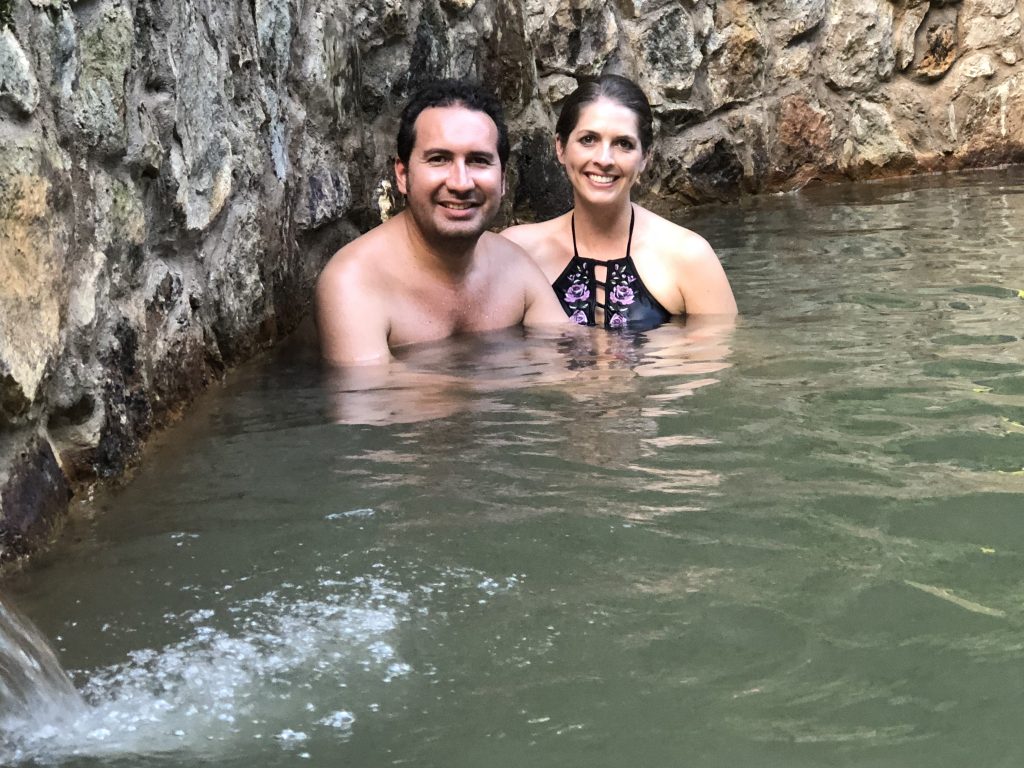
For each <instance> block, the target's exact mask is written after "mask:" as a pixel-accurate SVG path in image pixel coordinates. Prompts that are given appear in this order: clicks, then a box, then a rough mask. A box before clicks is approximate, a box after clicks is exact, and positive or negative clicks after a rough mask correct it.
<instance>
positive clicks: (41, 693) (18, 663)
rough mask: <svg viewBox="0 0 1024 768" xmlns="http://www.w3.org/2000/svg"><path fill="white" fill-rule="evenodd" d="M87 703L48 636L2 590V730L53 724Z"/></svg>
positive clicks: (48, 727) (41, 728)
mask: <svg viewBox="0 0 1024 768" xmlns="http://www.w3.org/2000/svg"><path fill="white" fill-rule="evenodd" d="M85 708H86V707H85V701H84V700H83V699H82V697H81V696H80V695H79V693H78V692H77V691H76V690H75V688H74V686H73V685H72V684H71V680H70V679H68V676H67V674H66V673H65V672H64V670H63V669H62V668H61V666H60V663H59V662H58V661H57V656H56V655H55V654H54V652H53V650H52V649H51V648H50V645H49V643H47V641H46V638H45V637H43V635H42V634H41V633H40V632H39V630H38V629H36V628H35V626H33V624H32V622H30V621H29V620H28V619H26V618H25V617H24V616H22V615H21V614H19V613H18V612H17V611H16V610H14V608H13V606H11V604H10V603H9V602H8V601H7V600H5V599H4V597H3V596H2V595H0V734H4V733H10V732H13V731H16V732H25V731H26V730H27V729H31V730H35V731H37V732H38V731H44V730H51V729H53V728H55V727H58V726H59V725H60V724H62V723H67V722H70V721H72V720H74V719H75V718H77V717H78V716H80V715H81V714H82V713H83V712H84V711H85Z"/></svg>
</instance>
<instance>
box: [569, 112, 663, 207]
mask: <svg viewBox="0 0 1024 768" xmlns="http://www.w3.org/2000/svg"><path fill="white" fill-rule="evenodd" d="M555 150H556V152H557V153H558V161H559V162H560V163H561V164H562V165H563V166H565V172H566V174H567V175H568V177H569V182H570V183H571V184H572V187H573V190H574V191H575V192H576V197H577V198H578V199H583V200H586V201H588V202H592V203H595V204H601V203H612V202H617V201H619V200H621V198H622V197H626V198H628V197H629V190H630V188H631V187H632V186H633V184H635V183H636V180H637V178H639V176H640V173H641V171H643V169H644V165H645V164H646V162H647V159H646V157H645V156H644V151H643V148H642V147H641V146H640V131H639V124H638V120H637V116H636V113H635V112H633V110H631V109H629V108H628V107H625V106H623V105H622V104H620V103H619V102H617V101H612V100H611V99H607V98H604V97H601V98H599V99H597V101H592V102H590V103H589V104H587V105H586V106H585V107H583V109H581V110H580V118H579V120H577V121H576V126H575V127H574V128H573V129H572V132H571V133H570V134H569V137H568V140H567V141H566V142H565V144H564V145H563V144H562V141H561V139H559V138H557V137H556V139H555Z"/></svg>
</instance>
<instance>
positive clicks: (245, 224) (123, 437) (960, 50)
mask: <svg viewBox="0 0 1024 768" xmlns="http://www.w3.org/2000/svg"><path fill="white" fill-rule="evenodd" d="M1022 10H1024V0H959V1H958V0H942V1H936V2H927V1H922V0H765V1H764V2H759V3H749V2H740V1H739V0H548V1H546V2H542V1H541V0H321V1H320V2H317V3H306V2H302V1H301V0H249V2H239V1H237V0H0V345H2V346H0V561H2V560H8V559H11V558H13V557H16V556H18V555H20V554H22V553H24V552H27V551H29V550H30V549H31V547H32V546H33V542H35V541H38V540H39V538H40V537H43V536H45V535H46V533H47V531H48V530H49V528H50V526H51V525H52V523H53V521H54V520H56V519H58V518H59V513H60V510H62V509H63V508H65V507H66V504H67V500H68V497H69V494H70V490H69V489H72V488H74V487H76V486H80V485H81V484H83V483H88V482H91V481H93V480H95V479H97V478H104V477H110V476H117V475H119V474H120V473H122V472H123V471H124V470H125V468H126V467H128V466H130V464H131V463H132V462H133V461H134V460H135V459H136V457H137V455H138V452H139V449H140V447H141V445H142V444H143V441H144V440H145V438H146V436H147V435H148V434H149V433H150V431H151V430H152V429H153V428H154V427H157V426H159V425H160V424H162V423H164V422H166V421H167V420H168V419H169V418H171V417H172V416H173V415H174V414H175V412H176V411H177V410H178V409H180V408H181V407H182V405H183V404H185V403H187V402H188V400H189V399H190V398H191V397H192V396H193V395H194V394H195V393H197V392H198V391H199V390H201V389H202V388H203V387H204V386H206V385H207V384H208V383H209V382H210V381H211V380H212V379H214V378H215V377H217V376H218V375H219V374H220V373H221V372H222V371H223V370H224V369H225V368H226V367H227V366H230V365H231V364H233V363H235V362H237V361H239V360H242V359H244V358H245V357H247V356H249V355H251V354H252V353H253V352H254V351H255V350H257V349H259V348H260V347H262V346H264V345H266V344H269V343H271V342H273V341H274V340H276V339H279V338H281V337H282V335H284V334H285V333H287V332H288V331H290V330H291V329H292V328H294V327H295V325H296V323H297V322H298V320H299V319H300V318H301V317H302V315H303V314H304V313H305V312H306V310H307V307H308V304H309V298H310V287H311V285H312V282H313V280H314V279H315V276H316V274H317V273H318V271H319V268H320V266H321V265H322V264H323V263H324V261H325V260H326V259H327V258H328V256H329V255H330V254H331V253H332V252H333V251H334V250H336V249H337V248H338V247H339V246H340V245H342V244H344V243H345V242H346V241H347V240H349V239H351V238H352V237H354V236H355V235H357V234H358V233H359V232H360V231H363V230H365V229H367V228H369V227H370V226H372V225H373V224H374V223H375V222H376V221H379V219H380V215H381V212H382V211H386V210H389V209H391V208H392V207H393V206H394V205H395V204H396V201H395V199H394V195H393V185H392V179H391V177H390V169H389V167H388V166H389V159H390V158H391V155H392V151H393V149H392V148H393V142H394V132H395V128H396V117H397V110H398V108H399V107H400V105H401V103H402V101H403V100H404V98H405V97H406V96H407V95H408V93H409V92H410V90H411V89H414V88H415V87H416V86H417V85H418V84H419V83H421V82H422V81H424V80H425V79H427V78H429V77H433V76H440V75H446V76H471V77H475V78H478V79H482V80H484V81H485V82H487V83H489V84H491V85H492V86H493V87H494V88H495V90H496V91H498V93H499V95H500V96H501V98H502V100H503V101H504V103H505V105H506V107H507V110H508V114H509V118H510V122H511V125H512V129H513V138H514V141H515V156H514V158H513V161H512V163H511V165H510V169H509V170H510V185H511V186H510V189H511V194H509V196H508V198H507V200H506V203H505V208H504V216H505V218H506V220H507V219H509V218H510V217H512V216H517V215H518V216H523V217H526V218H531V217H537V216H545V215H549V214H552V213H556V212H558V211H560V210H562V209H564V207H565V206H566V204H567V199H568V197H567V193H568V190H567V188H566V185H565V182H564V179H563V177H562V175H561V173H560V170H559V168H558V167H557V165H556V163H555V161H554V154H553V150H552V144H551V133H552V127H553V124H554V118H555V114H556V112H557V109H558V105H559V102H560V100H561V99H562V98H564V96H565V95H566V94H567V93H568V92H569V91H571V90H572V89H573V88H574V87H575V84H576V78H578V77H580V76H584V75H593V74H597V73H600V72H602V71H618V72H622V73H624V74H627V75H629V76H632V77H634V78H635V79H637V80H638V81H639V82H640V83H641V84H642V85H643V86H644V88H645V90H646V91H647V93H648V94H649V96H650V98H651V101H652V103H653V105H654V107H655V112H656V115H657V118H658V123H659V126H658V128H659V134H660V139H659V142H658V146H657V149H656V156H655V158H654V162H652V164H651V171H650V172H649V174H648V181H647V186H646V188H645V193H644V194H645V196H646V197H647V199H648V200H649V201H652V202H655V203H657V202H659V201H661V202H663V203H666V204H668V203H675V202H684V203H698V202H703V201H708V200H730V199H733V198H736V197H737V196H739V195H741V194H747V193H756V192H759V191H763V190H777V189H787V188H792V187H795V186H799V185H803V184H806V183H808V182H809V181H812V180H814V179H821V180H831V179H839V178H864V177H870V176H878V175H883V174H894V173H907V172H913V171H919V170H936V169H955V168H959V167H965V166H978V165H991V164H996V163H1004V162H1024V64H1022V63H1021V59H1022V57H1024V48H1022V35H1021V13H1022Z"/></svg>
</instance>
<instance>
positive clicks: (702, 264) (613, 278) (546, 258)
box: [502, 75, 736, 328]
mask: <svg viewBox="0 0 1024 768" xmlns="http://www.w3.org/2000/svg"><path fill="white" fill-rule="evenodd" d="M652 122H653V117H652V115H651V107H650V104H648V102H647V98H646V97H645V96H644V94H643V91H641V90H640V88H639V87H637V85H636V84H635V83H633V82H632V81H631V80H628V79H626V78H625V77H621V76H619V75H602V76H601V77H599V78H597V79H596V80H593V81H590V82H586V83H584V84H582V85H581V86H580V87H579V88H577V89H576V90H575V91H574V92H573V93H572V94H571V95H570V96H569V97H568V98H567V99H566V100H565V103H564V105H563V106H562V112H561V114H560V115H559V117H558V123H557V125H556V126H555V151H556V153H557V155H558V161H559V162H560V163H561V164H562V165H563V166H564V167H565V172H566V174H567V175H568V177H569V181H570V183H571V184H572V188H573V199H574V202H575V207H574V208H573V210H571V211H569V213H566V214H564V215H563V216H559V217H557V218H555V219H551V220H550V221H545V222H542V223H540V224H524V225H521V226H516V227H511V228H509V229H507V230H505V231H504V232H503V233H502V234H503V235H504V236H505V237H507V238H508V239H510V240H512V241H513V242H515V243H517V244H518V245H520V246H522V247H523V248H524V249H525V250H526V252H527V253H529V254H530V256H532V257H533V259H534V261H536V262H537V263H538V264H539V265H540V267H541V269H542V270H543V271H544V274H545V275H547V278H548V280H549V282H551V284H552V287H553V288H554V289H555V293H556V294H557V295H558V299H559V301H560V302H561V303H562V308H563V309H564V310H565V312H566V314H567V315H569V316H570V317H571V318H572V319H573V320H574V321H575V322H577V323H579V324H581V325H595V324H600V325H603V326H604V327H605V328H651V327H653V326H655V325H658V324H660V323H663V322H665V321H666V320H668V318H669V317H671V316H672V315H683V314H689V315H695V314H702V315H708V314H718V315H734V314H736V300H735V299H734V298H733V295H732V289H731V288H730V287H729V280H728V279H727V278H726V276H725V272H724V271H723V270H722V265H721V264H720V263H719V261H718V257H717V256H716V255H715V252H714V251H713V250H712V249H711V246H710V245H708V243H707V242H706V241H705V240H704V238H702V237H701V236H700V235H698V234H696V233H694V232H691V231H689V230H687V229H684V228H683V227H680V226H677V225H676V224H673V223H672V222H670V221H668V220H666V219H663V218H662V217H660V216H658V215H656V214H654V213H652V212H650V211H648V210H647V209H645V208H643V207H641V206H639V205H636V204H635V203H633V202H632V201H631V200H630V191H631V190H632V188H633V185H634V184H635V183H636V181H637V179H638V178H639V177H640V173H641V172H642V171H643V169H644V166H645V165H646V163H647V158H648V157H649V155H650V151H651V143H652V140H653V128H652Z"/></svg>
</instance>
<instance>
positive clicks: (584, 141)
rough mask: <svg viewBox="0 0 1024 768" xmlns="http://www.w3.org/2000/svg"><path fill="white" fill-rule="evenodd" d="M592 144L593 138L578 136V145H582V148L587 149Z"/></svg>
mask: <svg viewBox="0 0 1024 768" xmlns="http://www.w3.org/2000/svg"><path fill="white" fill-rule="evenodd" d="M593 143H594V137H593V136H580V144H583V145H584V146H587V147H589V146H590V145H591V144H593Z"/></svg>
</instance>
